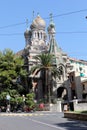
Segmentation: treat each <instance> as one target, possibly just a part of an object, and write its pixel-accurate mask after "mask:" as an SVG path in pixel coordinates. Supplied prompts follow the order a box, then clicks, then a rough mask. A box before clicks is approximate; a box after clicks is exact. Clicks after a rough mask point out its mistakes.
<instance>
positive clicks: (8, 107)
mask: <svg viewBox="0 0 87 130" xmlns="http://www.w3.org/2000/svg"><path fill="white" fill-rule="evenodd" d="M10 98H11V97H10V95H9V94H7V96H6V99H7V110H6V111H7V112H10Z"/></svg>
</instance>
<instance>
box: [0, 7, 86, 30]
mask: <svg viewBox="0 0 87 130" xmlns="http://www.w3.org/2000/svg"><path fill="white" fill-rule="evenodd" d="M85 11H87V9H83V10H77V11H73V12H68V13H64V14H59V15H53V18H55V17H60V16H64V15H71V14H75V13H80V12H85ZM44 19H49V17H45V18H44ZM28 22H29V23H30V22H31V21H28ZM22 24H26V22H22V23H16V24H10V25H6V26H1V27H0V29H4V28H9V27H14V26H19V25H22Z"/></svg>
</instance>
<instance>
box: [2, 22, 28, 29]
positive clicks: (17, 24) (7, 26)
mask: <svg viewBox="0 0 87 130" xmlns="http://www.w3.org/2000/svg"><path fill="white" fill-rule="evenodd" d="M25 23H26V22H22V23H16V24H10V25H6V26H1V27H0V29H4V28H9V27H13V26H19V25H22V24H25Z"/></svg>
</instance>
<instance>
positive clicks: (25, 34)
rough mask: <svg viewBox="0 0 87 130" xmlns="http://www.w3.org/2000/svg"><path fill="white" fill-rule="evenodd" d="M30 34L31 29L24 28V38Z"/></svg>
mask: <svg viewBox="0 0 87 130" xmlns="http://www.w3.org/2000/svg"><path fill="white" fill-rule="evenodd" d="M30 35H31V31H29V30H28V29H26V31H25V32H24V36H25V38H27V37H29V36H30Z"/></svg>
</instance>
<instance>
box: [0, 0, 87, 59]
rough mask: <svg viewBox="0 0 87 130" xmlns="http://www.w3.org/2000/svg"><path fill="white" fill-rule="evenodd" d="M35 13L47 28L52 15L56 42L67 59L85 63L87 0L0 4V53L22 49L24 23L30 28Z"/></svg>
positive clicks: (5, 1)
mask: <svg viewBox="0 0 87 130" xmlns="http://www.w3.org/2000/svg"><path fill="white" fill-rule="evenodd" d="M33 11H34V17H36V16H37V13H39V14H40V16H41V17H42V18H43V19H44V20H45V21H46V25H47V26H48V24H49V14H50V13H52V14H53V20H54V23H55V26H56V32H57V33H56V41H57V43H58V46H60V47H61V48H62V50H63V51H64V52H66V53H67V54H68V55H69V56H70V57H73V58H77V59H83V60H87V19H86V18H85V17H86V16H87V0H43V1H41V0H3V1H2V0H1V1H0V50H1V51H3V50H4V49H5V48H10V49H11V50H13V51H14V52H18V51H19V50H21V49H23V48H24V47H25V39H24V31H25V30H26V27H27V26H26V19H28V20H29V25H30V24H31V21H32V20H33Z"/></svg>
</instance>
